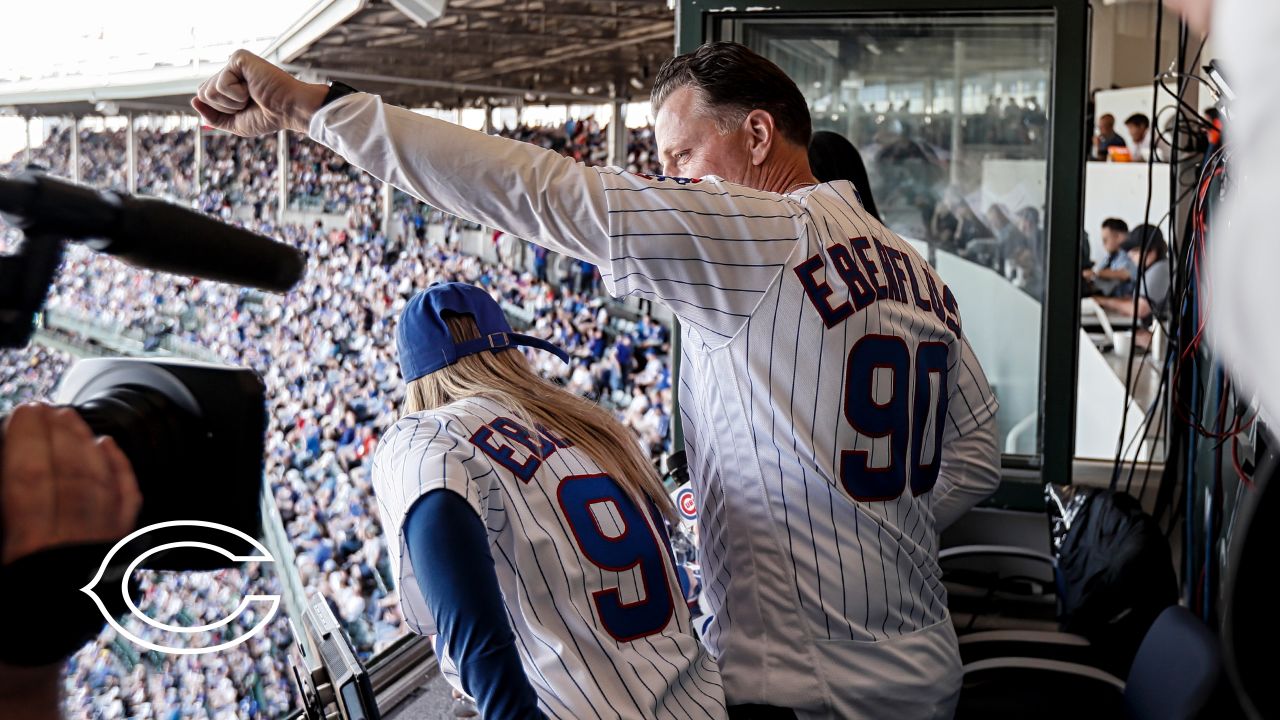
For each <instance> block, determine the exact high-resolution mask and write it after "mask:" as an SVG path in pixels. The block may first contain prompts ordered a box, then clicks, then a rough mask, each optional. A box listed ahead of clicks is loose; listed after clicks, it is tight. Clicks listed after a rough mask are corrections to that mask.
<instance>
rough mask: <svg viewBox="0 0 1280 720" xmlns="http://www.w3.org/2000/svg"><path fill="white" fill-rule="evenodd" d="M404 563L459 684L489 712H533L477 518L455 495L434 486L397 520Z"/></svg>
mask: <svg viewBox="0 0 1280 720" xmlns="http://www.w3.org/2000/svg"><path fill="white" fill-rule="evenodd" d="M405 536H406V538H407V546H408V551H409V563H410V564H411V565H412V566H413V572H414V576H415V577H416V578H417V580H418V590H419V591H420V593H421V595H422V596H423V597H424V598H425V599H426V601H427V605H428V606H429V607H430V608H431V616H432V619H433V620H434V622H435V626H436V627H437V628H438V629H439V635H438V637H437V643H438V644H443V645H444V646H445V647H446V648H448V656H449V657H450V658H453V659H454V660H455V661H456V668H457V671H458V677H459V680H460V682H461V685H462V689H463V690H464V691H465V692H466V693H467V694H468V695H470V696H471V697H473V698H475V699H476V703H477V705H478V706H479V709H480V711H481V715H482V716H483V717H490V718H508V717H509V718H541V717H544V715H543V713H542V712H541V711H540V710H539V709H538V695H537V693H536V692H535V691H534V689H533V686H532V685H531V684H530V683H529V678H528V675H526V674H525V671H524V667H523V665H522V663H521V660H520V653H519V651H518V650H517V648H516V637H515V632H514V631H513V630H512V629H511V623H510V621H509V619H508V617H507V612H506V607H505V605H504V604H503V599H502V590H501V587H500V586H499V584H498V576H497V573H496V572H495V571H494V566H493V556H492V554H491V553H490V551H489V542H488V535H487V533H486V531H485V527H484V525H483V524H482V523H481V522H480V519H479V518H477V517H476V516H475V514H474V513H472V512H470V510H469V509H468V504H467V503H466V502H465V501H464V500H463V499H462V498H461V496H459V495H456V494H454V493H449V492H442V491H441V490H440V489H438V488H437V489H436V490H434V491H431V492H429V493H427V494H426V495H424V496H423V497H422V498H420V499H419V500H418V502H416V503H414V505H413V509H412V510H410V511H409V514H408V516H407V519H406V521H405Z"/></svg>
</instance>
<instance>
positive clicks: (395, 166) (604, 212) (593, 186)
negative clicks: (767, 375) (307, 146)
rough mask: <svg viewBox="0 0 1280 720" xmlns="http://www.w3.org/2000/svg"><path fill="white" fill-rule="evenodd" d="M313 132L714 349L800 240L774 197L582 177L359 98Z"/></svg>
mask: <svg viewBox="0 0 1280 720" xmlns="http://www.w3.org/2000/svg"><path fill="white" fill-rule="evenodd" d="M309 132H310V135H311V137H312V138H314V139H315V140H316V141H317V142H319V143H321V144H323V145H325V146H327V147H329V148H331V149H332V150H334V151H335V152H337V153H338V154H339V155H342V156H343V157H344V158H346V159H347V160H348V161H349V162H351V163H352V164H353V165H356V166H357V167H359V168H361V169H363V170H365V171H366V172H369V173H370V174H372V175H374V176H375V177H377V178H379V179H381V180H384V181H386V182H390V183H391V184H392V185H394V186H396V187H398V188H400V189H401V190H403V191H404V192H406V193H409V194H410V195H413V196H414V197H416V198H418V199H420V200H422V201H423V202H426V203H428V204H430V205H432V206H434V207H437V208H440V209H441V210H444V211H446V212H449V213H453V214H455V215H458V216H461V217H465V218H468V219H470V220H474V221H477V222H481V223H484V224H485V225H489V226H491V227H494V228H497V229H499V230H502V231H503V232H506V233H509V234H511V235H515V236H517V237H521V238H524V239H526V240H530V241H532V242H534V243H537V244H539V245H543V246H545V247H547V248H549V249H551V250H555V251H556V252H559V253H563V254H565V255H569V256H571V257H574V258H577V259H579V260H585V261H587V262H590V263H592V264H594V265H596V266H598V267H599V268H600V271H601V276H602V277H603V279H604V282H605V285H606V288H607V289H608V290H609V292H610V293H611V294H613V295H615V296H621V295H631V294H635V295H640V296H643V297H648V298H651V299H655V300H659V301H661V302H663V303H665V304H667V305H668V306H669V307H670V308H671V309H672V311H674V312H675V313H676V314H677V315H678V316H679V317H680V318H681V319H682V320H685V321H686V322H688V323H690V324H691V325H692V326H694V327H696V328H698V329H699V331H700V332H703V333H704V334H706V335H707V336H709V337H710V338H716V337H729V336H731V335H733V334H734V332H736V329H737V328H739V327H741V325H742V324H744V323H745V321H746V319H747V317H749V315H750V313H751V311H752V310H753V309H754V308H755V307H756V306H757V305H758V304H759V302H760V300H761V299H762V296H763V294H764V292H765V291H766V289H767V288H768V287H769V286H770V284H771V283H772V282H773V281H774V280H775V279H776V278H777V276H778V275H779V273H781V272H782V269H783V267H784V266H785V263H786V260H787V258H788V256H789V255H790V254H791V251H792V250H793V249H794V248H795V247H796V246H797V245H798V244H799V243H798V242H797V241H798V239H799V238H801V236H802V235H803V233H804V227H805V226H804V222H803V220H802V218H803V209H802V208H801V206H800V204H799V203H798V202H796V201H794V200H791V199H789V198H787V197H785V196H782V195H777V194H774V193H766V192H761V191H755V190H751V189H749V188H744V187H741V186H736V185H732V184H730V183H725V182H722V181H720V180H718V179H716V178H705V179H700V180H687V179H676V178H663V177H652V176H645V175H637V174H634V173H627V172H624V171H622V170H620V169H618V168H607V167H606V168H598V167H597V168H592V167H587V166H585V165H583V164H582V163H579V162H576V161H574V160H572V159H570V158H566V157H563V156H561V155H560V154H558V153H556V152H553V151H551V150H547V149H545V148H540V147H536V146H534V145H531V144H529V143H523V142H519V141H516V140H511V139H507V138H500V137H495V136H490V135H485V134H484V133H480V132H476V131H474V130H468V129H466V128H463V127H459V126H457V125H454V124H452V123H448V122H444V121H442V120H436V119H433V118H429V117H426V116H423V115H419V114H417V113H414V112H412V111H410V110H406V109H404V108H400V107H396V106H394V105H388V104H386V103H383V102H382V100H381V98H379V97H378V96H376V95H370V94H367V93H355V94H352V95H348V96H346V97H342V98H339V99H338V100H336V101H334V102H332V103H330V104H329V105H326V106H324V107H323V108H321V109H320V110H319V111H318V112H317V113H316V114H315V115H314V116H313V117H312V120H311V126H310V128H309Z"/></svg>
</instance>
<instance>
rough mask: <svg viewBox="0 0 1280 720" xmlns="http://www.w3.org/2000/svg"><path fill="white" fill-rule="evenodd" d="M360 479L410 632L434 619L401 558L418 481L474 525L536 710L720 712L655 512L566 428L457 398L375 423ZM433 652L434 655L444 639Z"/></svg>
mask: <svg viewBox="0 0 1280 720" xmlns="http://www.w3.org/2000/svg"><path fill="white" fill-rule="evenodd" d="M373 484H374V495H375V497H376V498H377V501H378V510H379V513H380V515H381V517H382V522H383V527H384V528H385V530H386V533H387V537H388V539H389V542H388V546H389V547H390V549H391V558H392V567H393V568H394V572H395V574H396V578H397V584H398V587H399V588H400V604H401V607H402V608H403V609H404V613H405V619H406V621H407V622H408V624H409V626H410V627H411V628H412V629H413V630H414V631H415V632H418V633H422V634H427V635H432V634H435V623H434V621H433V620H432V614H431V612H430V608H428V607H426V604H425V602H424V600H423V596H422V594H421V591H420V590H419V585H418V580H417V578H416V577H415V576H414V571H413V564H412V563H411V562H409V561H408V559H407V557H406V554H407V552H408V546H407V545H406V543H405V538H404V533H403V531H402V530H403V526H404V521H405V517H406V516H407V514H408V512H409V509H410V508H411V507H412V506H413V504H414V501H416V500H417V499H419V498H421V497H422V496H424V495H425V494H427V493H429V492H432V491H434V490H446V491H450V492H455V493H457V494H458V495H460V496H462V497H463V498H465V499H466V501H467V502H468V504H470V505H471V507H472V509H473V510H475V512H476V514H477V515H478V516H479V517H480V519H481V521H482V522H483V523H484V525H485V527H486V528H487V529H488V533H489V542H490V548H491V551H492V555H493V561H494V565H495V569H496V571H497V577H498V585H499V587H500V588H501V590H502V595H503V600H504V603H505V605H506V608H507V614H508V618H509V620H510V622H511V626H512V630H513V631H514V632H515V635H516V643H517V648H518V650H519V653H520V657H521V660H522V661H523V664H524V667H525V673H526V675H527V676H528V678H529V681H530V683H531V684H532V685H533V687H534V689H535V691H536V692H537V693H538V704H539V706H540V707H541V708H542V710H543V712H545V713H546V714H547V715H548V716H549V717H553V718H566V719H570V718H573V719H577V718H584V719H585V718H602V719H604V720H617V719H622V718H628V719H630V718H635V719H637V720H639V719H641V718H672V719H675V718H682V719H684V718H687V719H693V720H698V719H701V720H708V718H710V719H711V720H719V719H720V718H723V717H724V713H725V711H724V690H723V688H722V685H721V681H720V673H719V670H718V669H717V667H716V664H715V662H714V661H713V660H712V659H711V656H710V653H708V652H707V651H706V650H705V649H704V648H703V647H702V645H701V644H699V642H698V640H697V639H696V638H695V637H694V635H693V633H692V632H691V630H690V625H689V613H688V607H687V605H686V604H685V601H684V595H683V592H682V591H681V589H680V585H679V582H678V580H677V579H676V573H675V568H674V565H673V560H672V557H671V551H670V546H669V544H668V541H667V535H666V530H665V528H664V526H663V524H662V520H661V518H660V517H658V516H657V514H656V513H655V512H650V511H649V510H648V509H641V508H638V507H637V506H636V504H635V503H634V502H633V501H632V500H631V499H630V498H629V497H628V496H627V495H626V494H625V493H623V492H622V490H621V489H620V488H619V486H618V485H617V484H616V483H614V482H613V480H612V479H610V478H608V477H607V476H605V475H604V474H603V471H602V470H601V469H600V468H599V467H598V466H597V465H596V464H595V463H594V462H592V461H591V459H590V458H588V457H587V456H586V455H585V454H583V453H581V452H579V451H578V450H577V449H576V448H575V447H574V445H573V442H572V440H571V439H568V438H560V437H556V436H554V435H552V434H550V433H546V432H543V433H537V432H531V431H529V430H528V429H527V428H525V427H523V426H522V425H520V423H519V422H517V421H515V420H512V419H511V413H510V412H508V411H507V410H506V409H505V408H503V407H501V406H499V405H497V404H496V403H494V402H492V401H489V400H483V399H475V398H473V399H467V400H460V401H458V402H455V403H453V404H451V405H448V406H446V407H444V408H440V409H438V410H434V411H428V412H422V413H414V414H411V415H408V416H406V417H404V418H403V419H401V420H400V421H399V422H397V423H396V424H395V425H394V426H393V427H392V428H391V429H389V430H388V431H387V432H386V434H385V435H384V436H383V438H382V440H381V442H380V443H379V444H378V448H377V451H376V452H375V454H374V465H373ZM434 551H436V552H450V551H451V550H450V548H447V547H442V548H436V549H434ZM438 645H439V644H438ZM437 651H438V653H439V654H440V655H441V656H442V659H443V660H445V661H446V663H445V664H446V666H447V665H448V664H449V662H448V660H449V659H450V658H449V650H448V648H447V647H437ZM460 689H461V688H460Z"/></svg>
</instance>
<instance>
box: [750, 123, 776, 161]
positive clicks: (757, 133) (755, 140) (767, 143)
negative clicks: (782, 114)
mask: <svg viewBox="0 0 1280 720" xmlns="http://www.w3.org/2000/svg"><path fill="white" fill-rule="evenodd" d="M742 129H743V130H745V131H746V132H747V150H748V151H749V152H750V153H751V164H752V165H756V166H758V165H761V164H763V163H764V161H765V158H767V157H769V151H770V150H771V149H773V144H774V141H776V140H777V135H776V133H777V128H776V127H775V126H774V124H773V116H772V115H770V114H769V113H768V112H766V111H764V110H752V111H751V112H749V113H747V116H746V117H745V118H743V120H742Z"/></svg>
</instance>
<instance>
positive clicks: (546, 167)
mask: <svg viewBox="0 0 1280 720" xmlns="http://www.w3.org/2000/svg"><path fill="white" fill-rule="evenodd" d="M310 135H311V137H312V138H313V139H315V140H316V141H317V142H319V143H321V144H323V145H325V146H327V147H329V148H331V149H332V150H334V151H335V152H337V153H338V154H339V155H341V156H343V157H344V158H346V159H347V161H348V162H350V163H351V164H353V165H355V166H357V167H359V168H361V169H362V170H365V171H366V172H368V173H370V174H371V175H373V176H374V177H377V178H379V179H381V180H383V181H386V182H390V183H391V184H392V185H394V186H396V187H398V188H400V189H401V190H403V191H405V192H407V193H409V194H410V195H413V196H414V197H417V198H418V199H419V200H422V201H423V202H425V203H427V204H429V205H431V206H433V207H437V208H440V209H441V210H444V211H445V212H449V213H452V214H454V215H458V216H460V217H464V218H467V219H469V220H474V221H477V222H480V223H483V224H485V225H488V226H491V227H494V228H497V229H499V230H502V231H503V232H506V233H509V234H511V235H515V236H517V237H521V238H524V239H526V240H530V241H533V242H536V243H538V244H540V245H544V246H546V247H548V248H550V249H552V250H555V251H557V252H560V253H563V254H566V255H569V256H572V257H575V258H578V259H584V260H587V261H589V262H591V263H593V264H596V265H600V264H602V263H603V262H605V261H607V259H608V257H609V231H608V229H607V228H608V210H607V207H606V202H605V199H604V189H603V186H602V183H601V182H600V178H599V172H600V171H598V170H595V169H591V168H587V167H585V166H583V165H582V164H580V163H577V162H574V161H573V160H570V159H568V158H565V157H563V156H561V155H559V154H558V153H555V152H552V151H550V150H546V149H543V148H539V147H535V146H533V145H530V144H528V143H523V142H519V141H516V140H509V139H506V138H499V137H494V136H489V135H485V134H483V133H479V132H476V131H474V130H468V129H466V128H463V127H460V126H458V125H454V124H452V123H448V122H445V121H442V120H436V119H434V118H429V117H426V116H423V115H419V114H417V113H414V112H412V111H410V110H406V109H405V108H401V107H396V106H394V105H388V104H386V103H383V102H382V100H381V98H379V97H377V96H375V95H368V94H365V93H357V94H354V95H349V96H347V97H343V98H340V99H338V100H336V101H334V102H332V103H330V104H328V105H326V106H324V107H323V108H321V109H320V110H319V111H318V112H316V113H315V115H314V116H313V117H312V118H311V125H310Z"/></svg>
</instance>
